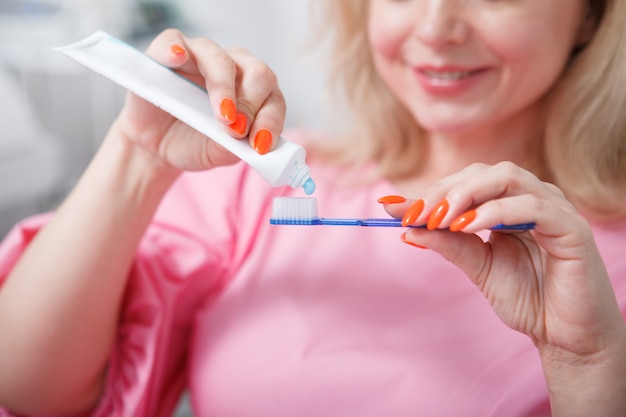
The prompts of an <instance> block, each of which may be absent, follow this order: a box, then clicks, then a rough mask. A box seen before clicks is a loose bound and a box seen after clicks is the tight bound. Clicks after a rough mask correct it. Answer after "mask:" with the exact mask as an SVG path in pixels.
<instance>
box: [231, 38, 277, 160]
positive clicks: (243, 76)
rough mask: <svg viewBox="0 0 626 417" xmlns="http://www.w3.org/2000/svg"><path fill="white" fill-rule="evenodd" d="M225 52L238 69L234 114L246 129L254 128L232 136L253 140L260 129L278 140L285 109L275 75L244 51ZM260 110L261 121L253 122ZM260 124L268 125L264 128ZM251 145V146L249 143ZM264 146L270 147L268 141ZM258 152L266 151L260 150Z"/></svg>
mask: <svg viewBox="0 0 626 417" xmlns="http://www.w3.org/2000/svg"><path fill="white" fill-rule="evenodd" d="M228 52H229V55H230V56H231V57H232V58H233V60H234V61H235V62H236V65H237V67H238V69H239V71H238V72H239V77H238V82H237V86H236V94H237V110H238V112H239V113H241V114H243V115H245V116H246V120H247V122H248V123H247V128H248V129H252V127H253V126H255V127H256V129H255V131H254V132H248V131H247V130H246V131H239V132H236V133H238V134H239V136H238V137H243V136H245V135H246V134H247V133H250V136H251V138H254V137H255V135H256V134H257V133H258V132H259V131H260V130H261V129H267V130H268V131H269V132H271V133H272V136H273V137H278V135H279V134H280V132H281V130H282V126H283V124H284V120H285V114H286V105H285V101H284V97H283V95H282V93H281V91H280V89H279V88H278V81H277V79H276V75H275V74H274V72H273V71H272V70H271V68H270V67H269V66H268V65H267V64H266V63H265V62H263V61H262V60H260V59H258V58H256V57H254V56H252V55H250V53H248V51H246V50H244V49H240V48H234V49H229V50H228ZM261 109H263V112H262V116H261V121H257V118H258V117H259V113H260V111H261ZM263 121H265V122H267V123H268V124H267V125H264V124H263ZM265 137H267V135H266V136H265ZM251 141H252V142H253V139H251ZM251 144H253V143H251ZM253 145H254V144H253ZM267 145H271V141H270V142H269V143H267ZM261 148H263V149H264V150H265V151H267V150H269V148H267V147H264V146H261Z"/></svg>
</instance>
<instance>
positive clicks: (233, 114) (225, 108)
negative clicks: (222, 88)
mask: <svg viewBox="0 0 626 417" xmlns="http://www.w3.org/2000/svg"><path fill="white" fill-rule="evenodd" d="M220 113H221V114H222V117H224V118H225V119H226V120H228V121H229V122H231V123H235V122H236V121H237V107H235V102H234V101H232V100H231V99H229V98H225V99H223V100H222V102H221V103H220Z"/></svg>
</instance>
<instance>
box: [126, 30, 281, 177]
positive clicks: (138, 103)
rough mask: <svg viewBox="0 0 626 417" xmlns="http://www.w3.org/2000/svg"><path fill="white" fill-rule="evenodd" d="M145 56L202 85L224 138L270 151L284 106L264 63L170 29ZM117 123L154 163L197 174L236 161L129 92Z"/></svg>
mask: <svg viewBox="0 0 626 417" xmlns="http://www.w3.org/2000/svg"><path fill="white" fill-rule="evenodd" d="M146 53H147V54H148V55H149V56H151V57H152V58H154V59H155V60H156V61H158V62H160V63H161V64H163V65H165V66H167V67H169V68H172V69H173V70H175V71H176V72H177V73H178V74H180V75H181V76H183V77H185V78H187V79H189V80H191V81H192V82H194V83H196V84H198V85H199V86H201V87H205V88H206V90H207V91H208V94H209V99H210V103H211V108H212V109H213V112H214V114H215V117H216V119H217V120H218V121H219V122H221V123H222V124H223V126H224V130H225V131H226V132H227V133H228V134H229V135H231V136H233V137H234V138H237V139H243V138H246V137H247V136H249V138H250V139H249V140H250V144H251V146H252V147H253V148H254V149H256V151H257V152H258V153H260V154H264V153H267V152H269V151H270V150H271V148H272V147H273V143H275V140H276V139H277V138H278V137H279V135H280V133H281V132H282V128H283V124H284V121H285V112H286V106H285V100H284V97H283V95H282V93H281V91H280V90H279V88H278V83H277V80H276V77H275V75H274V73H273V71H272V70H271V69H270V68H269V67H268V66H267V64H265V63H264V62H262V61H261V60H259V59H257V58H255V57H253V56H252V55H250V53H249V52H247V51H246V50H243V49H240V48H231V49H225V48H222V47H220V46H219V45H217V44H216V43H215V42H213V41H211V40H208V39H204V38H189V37H187V36H185V35H184V34H183V33H181V32H180V31H178V30H175V29H168V30H165V31H163V32H162V33H160V34H159V35H158V36H157V37H156V38H155V39H154V40H153V41H152V43H151V44H150V46H149V47H148V49H147V51H146ZM116 124H117V126H118V128H119V129H120V130H119V131H120V132H121V134H122V137H123V138H124V139H125V140H128V141H130V143H131V144H133V145H137V146H138V147H140V148H141V149H142V150H144V151H145V152H146V153H147V155H148V157H149V159H151V160H152V161H153V162H154V163H156V164H158V165H162V164H164V165H165V166H166V167H170V168H175V169H177V170H189V171H196V170H205V169H209V168H213V167H216V166H220V165H228V164H232V163H235V162H237V161H238V158H237V157H236V156H235V155H233V154H232V153H230V152H229V151H227V150H226V149H224V148H223V147H221V146H220V145H219V144H217V143H216V142H213V141H212V140H210V139H209V138H207V137H206V136H204V135H203V134H201V133H200V132H198V131H196V130H194V129H192V128H190V127H189V126H187V125H186V124H184V123H183V122H181V121H179V120H177V119H176V118H174V117H173V116H171V115H169V114H168V113H166V112H164V111H163V110H160V109H159V108H157V107H155V106H153V105H152V104H150V103H148V102H147V101H145V100H143V99H141V98H140V97H138V96H136V95H134V94H132V93H129V94H128V96H127V99H126V103H125V106H124V108H123V110H122V112H121V114H120V116H119V118H118V119H117V120H116Z"/></svg>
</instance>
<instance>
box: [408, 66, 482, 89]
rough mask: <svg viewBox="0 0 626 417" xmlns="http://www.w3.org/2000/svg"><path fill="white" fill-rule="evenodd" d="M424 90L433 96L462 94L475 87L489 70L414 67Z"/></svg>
mask: <svg viewBox="0 0 626 417" xmlns="http://www.w3.org/2000/svg"><path fill="white" fill-rule="evenodd" d="M414 71H415V74H416V75H417V80H418V82H419V84H420V85H421V86H422V88H423V89H424V90H425V91H426V92H427V93H429V94H433V95H455V94H462V93H464V92H466V91H468V90H470V89H471V88H472V87H473V86H475V85H476V84H477V83H478V82H479V81H480V80H481V79H482V78H483V75H484V74H486V73H487V71H488V69H487V68H483V67H480V68H477V67H473V68H469V67H457V66H438V67H435V66H418V67H414Z"/></svg>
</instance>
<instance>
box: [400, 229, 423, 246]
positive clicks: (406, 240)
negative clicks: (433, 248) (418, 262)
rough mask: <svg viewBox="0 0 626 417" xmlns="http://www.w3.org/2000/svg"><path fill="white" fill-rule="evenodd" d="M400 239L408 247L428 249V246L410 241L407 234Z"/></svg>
mask: <svg viewBox="0 0 626 417" xmlns="http://www.w3.org/2000/svg"><path fill="white" fill-rule="evenodd" d="M400 239H401V240H402V241H403V242H404V243H406V244H407V245H411V246H415V247H416V248H420V249H428V248H427V247H426V246H422V245H418V244H417V243H415V242H412V241H410V240H409V239H407V237H406V232H404V233H402V235H401V236H400Z"/></svg>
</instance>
